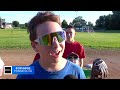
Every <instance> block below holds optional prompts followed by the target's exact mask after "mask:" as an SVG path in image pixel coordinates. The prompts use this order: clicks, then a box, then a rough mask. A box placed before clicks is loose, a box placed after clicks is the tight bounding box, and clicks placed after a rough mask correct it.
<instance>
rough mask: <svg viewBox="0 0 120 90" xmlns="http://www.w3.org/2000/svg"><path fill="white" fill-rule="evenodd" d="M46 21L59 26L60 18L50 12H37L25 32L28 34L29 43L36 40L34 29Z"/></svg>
mask: <svg viewBox="0 0 120 90" xmlns="http://www.w3.org/2000/svg"><path fill="white" fill-rule="evenodd" d="M46 21H52V22H56V23H58V24H59V25H60V26H61V22H60V17H59V16H58V15H55V14H54V13H53V12H50V11H43V12H38V13H37V14H36V15H35V16H34V17H33V18H32V19H31V20H30V21H29V23H28V29H27V32H28V33H30V36H29V38H30V40H31V41H34V40H35V39H36V38H37V35H36V27H37V26H38V25H39V24H42V23H44V22H46Z"/></svg>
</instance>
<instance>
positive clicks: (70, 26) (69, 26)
mask: <svg viewBox="0 0 120 90" xmlns="http://www.w3.org/2000/svg"><path fill="white" fill-rule="evenodd" d="M68 28H73V29H75V28H74V26H72V25H68V26H67V27H66V29H68Z"/></svg>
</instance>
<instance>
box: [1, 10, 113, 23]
mask: <svg viewBox="0 0 120 90" xmlns="http://www.w3.org/2000/svg"><path fill="white" fill-rule="evenodd" d="M37 12H39V11H0V17H1V18H2V19H5V22H7V23H12V21H19V23H20V24H25V23H26V22H29V21H30V19H31V18H32V17H34V16H35V15H36V14H37ZM53 12H54V13H55V14H56V15H59V16H60V18H61V21H63V20H64V19H65V20H66V21H67V23H68V24H69V23H70V22H72V21H73V19H74V18H75V17H77V16H82V18H83V19H84V20H85V21H87V22H89V21H90V22H92V23H93V25H95V21H96V20H97V19H98V18H99V16H102V15H108V14H112V11H76V12H75V11H53Z"/></svg>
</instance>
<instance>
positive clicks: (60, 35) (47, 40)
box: [35, 31, 66, 46]
mask: <svg viewBox="0 0 120 90" xmlns="http://www.w3.org/2000/svg"><path fill="white" fill-rule="evenodd" d="M53 37H56V38H57V40H58V42H59V43H61V42H63V41H64V40H66V34H65V31H59V32H54V33H49V34H46V35H43V36H41V37H39V38H38V39H36V40H35V42H38V43H39V44H40V45H46V46H51V45H52V42H53Z"/></svg>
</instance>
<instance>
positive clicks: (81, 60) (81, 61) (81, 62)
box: [79, 58, 83, 68]
mask: <svg viewBox="0 0 120 90" xmlns="http://www.w3.org/2000/svg"><path fill="white" fill-rule="evenodd" d="M79 61H80V67H81V68H83V58H81V59H80V60H79Z"/></svg>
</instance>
